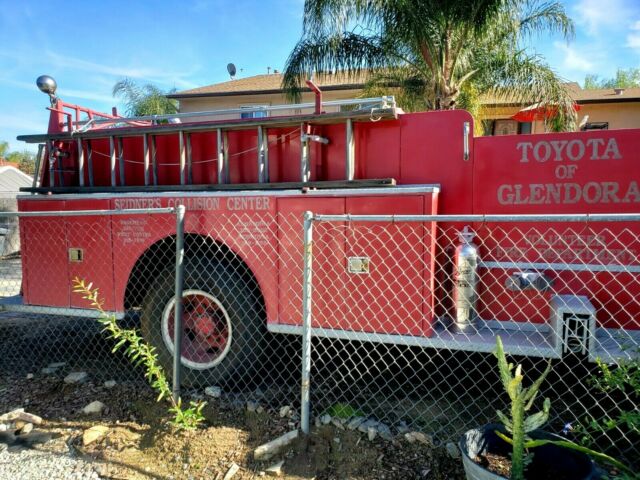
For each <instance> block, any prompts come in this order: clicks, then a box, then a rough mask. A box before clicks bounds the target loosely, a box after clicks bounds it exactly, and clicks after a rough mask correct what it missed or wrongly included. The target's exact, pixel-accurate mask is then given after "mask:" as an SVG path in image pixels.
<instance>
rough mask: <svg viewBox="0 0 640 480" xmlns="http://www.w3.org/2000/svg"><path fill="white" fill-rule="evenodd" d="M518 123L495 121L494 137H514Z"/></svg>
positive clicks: (513, 121)
mask: <svg viewBox="0 0 640 480" xmlns="http://www.w3.org/2000/svg"><path fill="white" fill-rule="evenodd" d="M517 133H518V122H516V121H515V120H496V121H495V123H494V124H493V134H494V135H516V134H517Z"/></svg>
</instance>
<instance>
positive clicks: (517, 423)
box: [494, 336, 637, 480]
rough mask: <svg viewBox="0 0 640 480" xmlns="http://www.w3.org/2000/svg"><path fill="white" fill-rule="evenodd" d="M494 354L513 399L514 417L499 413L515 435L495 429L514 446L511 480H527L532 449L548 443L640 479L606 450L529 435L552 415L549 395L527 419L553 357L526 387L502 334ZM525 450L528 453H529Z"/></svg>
mask: <svg viewBox="0 0 640 480" xmlns="http://www.w3.org/2000/svg"><path fill="white" fill-rule="evenodd" d="M494 353H495V356H496V357H497V359H498V370H499V372H500V380H501V381H502V385H503V386H504V388H505V390H506V391H507V393H508V394H509V398H510V399H511V417H507V416H506V415H505V414H503V413H502V412H501V411H499V410H498V411H497V412H496V414H497V415H498V418H499V419H500V421H501V422H502V423H503V424H504V426H505V429H506V430H507V432H508V433H510V434H511V437H508V436H507V435H504V434H503V433H501V432H498V431H496V432H495V433H496V435H498V436H499V437H500V438H502V439H503V440H504V441H506V442H507V443H509V444H511V445H512V446H513V450H512V454H511V480H523V479H524V468H525V466H526V464H527V463H528V462H529V461H531V456H532V454H533V452H529V450H530V449H534V448H535V447H541V446H542V445H548V444H553V445H556V446H559V447H564V448H568V449H571V450H576V451H579V452H582V453H585V454H587V455H589V456H591V457H593V458H595V459H596V460H600V461H602V462H605V463H607V464H610V465H613V466H614V467H615V468H617V469H618V470H619V471H621V472H622V473H623V475H624V478H634V479H635V478H637V477H636V476H634V475H635V474H634V473H633V471H632V470H631V469H630V468H629V467H627V466H626V465H624V464H623V463H621V462H619V461H618V460H616V459H615V458H612V457H610V456H609V455H606V454H604V453H601V452H598V451H595V450H591V449H590V448H587V447H585V446H582V445H578V444H577V443H574V442H570V441H568V440H533V439H531V438H529V437H528V436H527V433H530V432H532V431H533V430H536V429H538V428H540V427H542V426H543V425H544V424H545V423H546V422H547V419H548V418H549V410H550V407H551V401H550V400H549V398H545V400H544V404H543V407H542V411H541V412H538V413H534V414H533V415H530V416H528V417H526V418H525V412H527V411H529V410H530V409H531V407H532V405H533V402H534V400H535V398H536V395H537V394H538V390H539V389H540V386H541V385H542V382H543V381H544V379H545V378H546V376H547V375H548V374H549V372H550V371H551V360H549V363H548V365H547V368H546V369H545V371H544V372H543V373H542V375H541V376H540V377H539V378H538V379H537V380H536V381H535V382H534V383H533V384H532V385H531V386H530V387H528V388H524V387H523V386H522V380H523V379H524V375H523V374H522V366H521V365H518V366H517V367H516V368H515V374H513V375H512V373H511V372H512V370H513V367H514V366H513V364H511V363H507V358H506V355H505V353H504V347H503V346H502V339H501V338H500V337H499V336H498V337H497V340H496V351H495V352H494ZM565 428H567V429H568V428H570V426H569V425H566V426H565ZM525 451H526V452H527V454H526V455H525Z"/></svg>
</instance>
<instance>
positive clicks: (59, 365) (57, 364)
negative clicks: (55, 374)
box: [47, 362, 67, 368]
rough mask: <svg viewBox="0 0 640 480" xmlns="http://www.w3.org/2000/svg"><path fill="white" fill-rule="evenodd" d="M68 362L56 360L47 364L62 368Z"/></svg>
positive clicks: (50, 366) (51, 366)
mask: <svg viewBox="0 0 640 480" xmlns="http://www.w3.org/2000/svg"><path fill="white" fill-rule="evenodd" d="M66 364H67V362H54V363H50V364H49V365H47V366H48V367H49V368H61V367H64V366H65V365H66Z"/></svg>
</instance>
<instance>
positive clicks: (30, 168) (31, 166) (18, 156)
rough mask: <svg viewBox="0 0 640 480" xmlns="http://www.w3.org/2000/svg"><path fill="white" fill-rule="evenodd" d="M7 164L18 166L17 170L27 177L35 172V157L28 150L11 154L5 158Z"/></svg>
mask: <svg viewBox="0 0 640 480" xmlns="http://www.w3.org/2000/svg"><path fill="white" fill-rule="evenodd" d="M6 159H7V161H8V162H11V163H16V164H18V169H20V170H22V171H23V172H24V173H26V174H27V175H33V174H34V173H35V171H36V156H35V155H34V154H33V153H32V152H30V151H29V150H24V151H22V152H11V153H9V154H8V155H7V156H6Z"/></svg>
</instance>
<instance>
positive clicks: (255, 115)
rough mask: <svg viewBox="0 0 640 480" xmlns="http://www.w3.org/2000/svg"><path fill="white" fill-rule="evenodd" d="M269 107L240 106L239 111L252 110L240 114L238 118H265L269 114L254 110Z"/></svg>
mask: <svg viewBox="0 0 640 480" xmlns="http://www.w3.org/2000/svg"><path fill="white" fill-rule="evenodd" d="M268 106H269V105H240V110H253V111H247V112H240V118H265V117H268V116H269V112H266V111H259V110H258V111H256V110H255V109H256V108H266V107H268Z"/></svg>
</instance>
